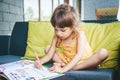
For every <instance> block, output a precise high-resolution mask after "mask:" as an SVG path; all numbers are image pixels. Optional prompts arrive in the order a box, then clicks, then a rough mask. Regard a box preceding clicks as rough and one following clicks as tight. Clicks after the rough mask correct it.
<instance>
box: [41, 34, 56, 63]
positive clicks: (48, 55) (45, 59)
mask: <svg viewBox="0 0 120 80" xmlns="http://www.w3.org/2000/svg"><path fill="white" fill-rule="evenodd" d="M56 43H57V36H56V35H55V36H54V38H53V40H52V43H51V45H50V48H49V50H48V52H47V53H46V55H45V56H44V57H43V58H42V59H41V64H44V63H46V62H48V61H49V60H50V59H51V58H52V57H53V54H54V53H55V49H56Z"/></svg>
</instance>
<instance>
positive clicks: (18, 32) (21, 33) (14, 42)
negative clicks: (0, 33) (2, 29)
mask: <svg viewBox="0 0 120 80" xmlns="http://www.w3.org/2000/svg"><path fill="white" fill-rule="evenodd" d="M27 26H28V24H27V23H26V22H16V23H15V26H14V28H13V31H12V36H11V38H10V49H9V53H11V54H12V55H19V56H23V55H24V54H25V48H26V42H27V30H28V27H27Z"/></svg>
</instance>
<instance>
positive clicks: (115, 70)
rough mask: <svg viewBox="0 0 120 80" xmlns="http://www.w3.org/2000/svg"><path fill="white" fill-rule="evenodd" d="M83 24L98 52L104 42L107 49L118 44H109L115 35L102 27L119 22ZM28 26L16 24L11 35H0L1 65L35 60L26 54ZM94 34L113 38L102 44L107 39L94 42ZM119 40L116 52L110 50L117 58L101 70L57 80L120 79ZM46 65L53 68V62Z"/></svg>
mask: <svg viewBox="0 0 120 80" xmlns="http://www.w3.org/2000/svg"><path fill="white" fill-rule="evenodd" d="M82 22H83V25H84V26H85V27H86V28H87V27H89V28H87V29H86V30H85V31H86V32H85V34H86V36H87V38H88V41H89V42H91V43H90V45H91V46H92V48H94V50H98V49H99V48H101V46H102V45H101V43H102V42H104V43H102V44H106V45H104V46H105V47H106V46H108V45H116V44H114V42H113V43H112V42H109V41H110V40H112V38H113V37H114V33H111V34H108V33H109V32H107V34H105V33H103V32H101V30H104V29H103V28H102V29H100V27H103V26H104V25H107V26H109V25H111V24H112V23H113V24H114V25H113V26H116V25H115V24H116V23H117V24H120V22H119V21H116V20H97V21H95V20H85V21H82ZM35 23H37V22H35ZM43 23H45V24H46V23H47V25H50V22H47V21H43V22H42V21H41V22H40V24H43ZM40 24H39V25H40ZM94 25H95V26H94ZM28 26H29V22H16V23H15V25H14V28H13V31H12V34H11V35H0V64H4V63H9V62H14V61H17V60H21V59H32V60H34V58H29V54H27V53H26V52H27V48H28V44H29V43H28V41H29V40H28V37H29V36H28V34H30V33H29V32H28V30H29V28H28ZM92 27H94V29H92ZM117 27H118V28H117ZM117 27H116V28H117V30H116V31H114V32H116V33H117V34H119V35H120V33H119V32H120V25H117ZM111 28H113V27H111ZM111 28H110V29H111ZM106 29H109V28H108V27H106ZM106 29H105V30H104V31H105V32H106V31H107V30H106ZM97 30H98V31H97ZM99 30H100V31H99ZM48 31H49V30H48ZM43 32H46V31H43ZM93 32H96V33H94V35H95V34H96V35H97V37H99V35H100V34H101V35H105V36H111V38H109V40H108V41H107V42H106V41H102V42H100V40H102V39H105V38H107V37H104V38H103V37H100V39H99V38H97V39H94V40H92V39H91V38H94V35H91V34H92V33H93ZM33 33H35V32H33ZM46 33H47V35H46V38H48V40H49V37H50V35H51V33H48V32H46ZM52 33H53V32H52ZM35 35H36V34H35ZM112 35H113V36H112ZM119 35H118V36H117V37H118V38H120V36H119ZM40 38H41V40H43V39H42V36H41V37H40ZM101 38H102V39H101ZM118 38H115V39H116V40H115V41H117V48H116V47H115V49H114V50H109V49H108V51H110V52H111V53H112V52H113V53H114V52H115V53H114V54H115V56H116V57H117V58H113V57H112V58H108V59H109V60H107V61H104V62H103V63H102V64H101V67H100V68H91V69H86V70H77V71H68V72H66V73H65V75H64V76H61V77H59V78H56V80H118V79H119V77H118V76H119V75H120V74H119V73H120V69H119V64H120V63H119V62H120V61H119V59H120V58H119V53H120V39H118ZM43 42H46V41H43ZM49 43H50V42H48V44H49ZM93 43H94V44H93ZM98 43H99V44H98ZM94 45H96V46H94ZM99 46H100V47H99ZM42 48H43V47H42ZM113 48H114V47H113ZM28 50H29V49H28ZM28 52H29V51H28ZM26 54H27V55H26ZM116 54H117V55H116ZM39 56H43V55H39ZM110 56H114V55H113V54H112V55H110ZM111 59H113V60H115V61H116V62H114V61H113V63H108V62H111ZM106 64H107V65H106ZM45 65H46V66H51V65H52V61H50V62H48V63H46V64H45Z"/></svg>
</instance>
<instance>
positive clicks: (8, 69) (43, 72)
mask: <svg viewBox="0 0 120 80" xmlns="http://www.w3.org/2000/svg"><path fill="white" fill-rule="evenodd" d="M0 72H2V73H3V74H4V75H5V76H6V77H7V78H8V79H9V80H41V79H42V80H48V79H51V78H55V77H58V76H61V75H63V74H59V73H53V72H50V71H48V69H47V67H45V66H42V69H37V68H35V67H34V61H31V60H20V61H16V62H12V63H6V64H2V65H0Z"/></svg>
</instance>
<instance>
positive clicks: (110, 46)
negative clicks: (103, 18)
mask: <svg viewBox="0 0 120 80" xmlns="http://www.w3.org/2000/svg"><path fill="white" fill-rule="evenodd" d="M84 26H85V27H86V29H85V34H86V37H87V39H88V42H89V43H90V45H91V47H92V49H93V51H94V52H95V51H97V50H99V49H101V48H106V49H107V50H108V52H109V57H108V58H107V59H106V60H105V61H104V62H102V63H101V64H100V67H102V68H115V69H117V68H118V58H119V53H118V51H119V46H120V22H118V21H117V22H112V23H106V24H99V23H84Z"/></svg>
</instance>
